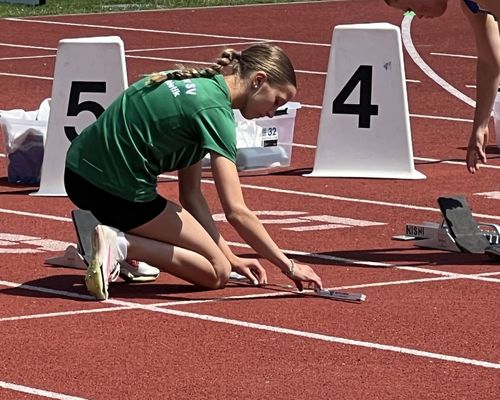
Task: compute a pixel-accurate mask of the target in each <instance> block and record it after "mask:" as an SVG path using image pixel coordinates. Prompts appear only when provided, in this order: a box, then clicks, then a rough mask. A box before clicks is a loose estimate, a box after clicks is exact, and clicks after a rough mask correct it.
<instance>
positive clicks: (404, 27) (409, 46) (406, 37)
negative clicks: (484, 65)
mask: <svg viewBox="0 0 500 400" xmlns="http://www.w3.org/2000/svg"><path fill="white" fill-rule="evenodd" d="M412 20H413V16H411V15H405V16H404V18H403V22H402V24H401V35H402V37H403V44H404V46H405V49H406V51H407V52H408V54H409V55H410V57H411V58H412V59H413V62H414V63H415V64H417V66H418V67H419V68H420V69H421V70H422V72H423V73H424V74H426V75H427V76H428V77H429V78H430V79H432V80H433V81H434V82H436V83H437V84H438V85H439V86H441V87H442V88H443V89H444V90H446V91H447V92H448V93H450V94H451V95H453V96H455V97H457V98H458V99H460V100H462V101H463V102H464V103H466V104H468V105H469V106H471V107H476V102H475V101H474V100H472V99H471V98H470V97H469V96H466V95H465V94H463V93H462V92H461V91H459V90H458V89H456V88H455V87H453V86H452V85H450V84H449V83H448V82H446V81H445V80H444V79H443V78H441V77H440V76H439V75H438V74H437V73H436V72H434V70H433V69H432V68H431V67H430V66H429V65H428V64H427V63H426V62H425V61H424V60H423V59H422V57H420V54H418V52H417V49H415V46H414V45H413V42H412V39H411V22H412Z"/></svg>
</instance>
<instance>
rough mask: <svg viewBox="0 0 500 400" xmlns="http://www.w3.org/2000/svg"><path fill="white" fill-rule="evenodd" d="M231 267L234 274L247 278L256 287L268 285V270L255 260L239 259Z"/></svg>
mask: <svg viewBox="0 0 500 400" xmlns="http://www.w3.org/2000/svg"><path fill="white" fill-rule="evenodd" d="M231 267H232V268H231V269H232V270H233V271H234V272H236V273H238V274H240V275H243V276H245V277H247V278H248V279H249V280H250V282H252V283H253V284H254V285H265V284H266V283H267V274H266V270H265V269H264V268H263V267H262V265H260V262H259V261H258V260H256V259H255V258H241V257H237V258H236V260H234V261H233V263H232V265H231Z"/></svg>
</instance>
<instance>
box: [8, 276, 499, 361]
mask: <svg viewBox="0 0 500 400" xmlns="http://www.w3.org/2000/svg"><path fill="white" fill-rule="evenodd" d="M3 283H7V282H3ZM31 289H32V290H36V287H33V286H32V287H31ZM41 289H44V288H41ZM64 293H67V292H64ZM287 294H289V293H287ZM106 303H109V304H114V305H119V306H123V307H122V308H119V310H124V309H130V308H134V309H140V310H146V311H152V312H158V313H163V314H167V315H174V316H178V317H184V318H192V319H198V320H202V321H208V322H215V323H222V324H227V325H233V326H239V327H243V328H248V329H255V330H259V331H266V332H272V333H278V334H283V335H289V336H297V337H302V338H306V339H311V340H320V341H324V342H329V343H336V344H345V345H349V346H354V347H363V348H369V349H375V350H382V351H388V352H394V353H398V354H405V355H410V356H416V357H422V358H430V359H437V360H441V361H445V362H453V363H459V364H467V365H472V366H477V367H483V368H490V369H500V363H495V362H490V361H484V360H475V359H471V358H465V357H459V356H454V355H446V354H442V353H433V352H429V351H423V350H418V349H412V348H407V347H401V346H392V345H387V344H381V343H376V342H368V341H362V340H354V339H348V338H343V337H338V336H330V335H324V334H318V333H314V332H307V331H301V330H296V329H288V328H282V327H278V326H272V325H264V324H258V323H252V322H248V321H241V320H236V319H230V318H223V317H217V316H213V315H207V314H199V313H193V312H187V311H180V310H174V309H166V308H161V307H157V306H154V305H143V304H137V303H133V302H128V301H122V300H113V299H110V300H107V301H106Z"/></svg>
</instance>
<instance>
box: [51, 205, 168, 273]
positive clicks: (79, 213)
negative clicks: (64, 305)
mask: <svg viewBox="0 0 500 400" xmlns="http://www.w3.org/2000/svg"><path fill="white" fill-rule="evenodd" d="M71 218H72V219H73V224H74V226H75V230H76V235H77V238H78V245H77V246H74V245H71V246H68V247H67V248H66V251H65V252H64V254H63V255H62V256H59V257H53V258H49V259H47V260H45V263H46V264H49V265H55V266H59V267H70V268H77V269H87V266H88V262H89V260H90V256H91V253H92V243H91V235H92V231H93V230H94V228H95V227H96V226H97V225H99V221H98V220H97V218H95V217H94V215H93V214H92V213H91V212H90V211H86V210H78V209H77V210H73V211H72V212H71ZM159 274H160V270H159V269H158V268H156V267H152V266H151V265H149V264H146V263H144V262H142V261H139V262H138V265H137V266H132V265H130V264H129V263H128V262H126V261H121V262H120V277H121V278H123V279H124V280H125V281H126V282H152V281H155V280H156V278H158V275H159Z"/></svg>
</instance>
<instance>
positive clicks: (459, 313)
mask: <svg viewBox="0 0 500 400" xmlns="http://www.w3.org/2000/svg"><path fill="white" fill-rule="evenodd" d="M381 3H382V2H381V1H379V0H359V1H353V2H333V1H326V2H313V3H295V4H286V5H285V4H282V5H261V6H245V7H226V8H224V7H222V8H207V9H194V10H190V9H187V10H174V11H157V12H138V13H113V14H100V15H76V16H58V17H45V18H41V17H40V18H29V19H23V20H20V19H3V20H0V49H1V51H2V52H1V55H0V84H1V87H2V91H1V93H0V109H3V110H11V109H15V108H21V109H24V110H34V109H36V108H37V107H38V105H39V104H40V102H41V101H42V100H43V99H44V98H47V97H50V95H51V85H52V79H51V77H52V76H53V70H54V60H55V50H56V48H57V44H58V41H59V40H60V39H62V38H70V37H82V36H97V35H119V36H120V37H121V38H122V39H123V41H124V43H125V49H126V54H127V69H128V74H129V76H128V78H129V82H132V81H133V80H135V79H136V78H137V77H138V76H139V75H140V74H142V73H145V72H150V71H155V70H159V69H163V68H168V67H170V66H172V64H174V63H175V61H174V60H192V61H193V62H197V61H206V60H209V59H212V58H213V57H214V56H215V55H216V54H217V52H218V47H214V46H221V47H223V46H229V45H230V46H233V47H240V46H244V45H245V44H246V43H249V42H250V41H252V40H255V38H257V39H260V40H269V41H273V42H275V43H277V44H279V45H281V46H282V47H283V48H284V49H285V50H286V51H287V52H288V53H289V54H290V55H291V57H292V58H293V61H294V63H295V66H296V69H297V70H298V71H300V72H299V73H298V79H299V92H298V96H297V99H296V100H297V101H299V102H300V103H302V105H303V108H302V109H300V110H299V112H298V115H297V120H296V127H295V137H294V142H295V147H294V149H293V158H292V165H291V166H290V168H287V169H284V170H277V171H271V172H270V173H267V174H249V175H245V176H242V179H241V180H242V183H243V185H244V191H245V196H246V199H247V202H248V204H249V206H250V207H251V208H252V209H254V210H257V211H263V212H267V215H263V216H262V218H263V219H264V220H265V221H266V227H268V229H269V231H270V233H271V234H272V235H273V237H274V238H276V241H277V242H278V244H279V245H280V246H281V247H282V248H283V249H285V250H287V251H288V252H289V254H290V255H293V256H294V257H296V258H297V259H300V260H302V261H305V262H307V263H309V264H310V265H312V266H313V267H314V268H315V269H316V270H317V271H318V273H320V275H321V276H322V278H323V281H324V283H325V285H326V286H328V287H335V288H344V289H345V290H350V291H356V292H363V293H365V294H366V295H367V301H366V302H364V303H363V304H359V305H356V304H349V303H343V302H334V301H329V300H325V299H321V298H311V297H300V296H297V295H294V294H290V293H284V292H281V291H279V290H268V289H259V288H249V287H242V286H237V285H234V284H231V285H229V286H228V287H227V288H226V289H224V290H219V291H199V290H197V289H196V288H195V287H193V286H191V285H188V284H186V283H184V282H181V281H179V280H176V279H174V278H172V277H171V276H168V275H166V274H164V275H163V276H161V277H160V279H159V280H158V281H157V282H155V283H150V284H135V285H129V284H126V283H124V282H117V283H114V284H113V285H112V286H111V296H112V299H110V300H109V301H107V302H100V303H98V302H94V301H91V299H90V298H89V297H88V296H87V294H86V291H85V288H84V286H83V271H81V270H75V269H65V268H55V267H49V266H47V265H46V264H45V263H44V261H45V260H46V259H47V258H49V257H53V256H55V255H58V254H60V253H61V249H64V248H65V246H66V245H68V244H69V243H74V242H75V240H76V238H75V234H74V232H73V229H72V225H71V222H70V219H69V216H70V211H71V209H72V208H73V207H72V205H71V203H70V202H69V200H68V199H67V198H44V197H32V196H29V193H30V192H32V191H34V190H36V188H34V187H26V186H15V185H9V184H8V183H7V178H6V176H7V172H6V159H5V157H2V158H0V177H1V178H0V195H1V197H0V199H1V206H0V221H1V223H0V235H1V236H0V305H1V307H0V337H1V338H2V352H1V355H0V366H1V368H0V398H2V399H6V400H11V399H21V398H23V399H24V398H57V399H145V398H148V399H229V398H241V399H271V398H272V399H291V398H292V399H294V398H316V399H340V398H349V399H383V400H389V399H400V398H406V399H447V400H448V399H465V398H467V399H498V398H499V397H500V384H499V383H500V338H499V335H498V332H499V331H500V311H499V308H498V304H499V300H500V295H499V290H498V288H499V284H500V265H498V264H494V263H492V262H491V261H490V260H489V259H487V258H486V257H484V256H476V255H465V254H459V253H451V252H445V251H440V250H433V249H421V248H417V247H415V246H414V244H413V243H411V242H396V241H393V240H392V239H391V238H392V236H393V235H396V234H402V233H403V232H404V227H405V223H407V222H416V223H419V222H423V221H433V222H440V213H439V210H438V208H437V203H436V198H437V197H438V196H442V195H447V194H448V195H449V194H456V193H459V194H463V195H465V196H466V198H467V199H468V201H469V204H470V205H471V207H472V208H473V211H474V212H475V215H476V216H477V218H478V219H480V220H485V221H487V222H498V220H500V216H499V213H498V211H497V210H498V208H499V207H498V205H499V196H498V186H497V183H496V182H498V181H499V179H500V170H499V169H500V162H499V160H498V151H497V150H496V148H495V147H494V146H490V148H489V149H488V151H489V153H490V154H489V155H490V163H489V167H488V168H484V169H482V170H481V171H480V173H479V174H476V175H475V176H471V175H468V174H467V172H466V170H465V166H464V165H463V162H462V160H463V158H464V155H465V149H464V147H465V144H466V142H467V138H468V135H469V130H470V127H471V124H470V119H471V118H472V114H473V109H472V108H471V107H470V106H468V105H467V104H465V103H464V102H463V101H461V100H459V99H457V98H456V97H454V96H452V95H451V94H449V93H448V92H447V91H445V90H444V89H442V88H441V87H439V86H438V85H437V84H436V83H435V82H434V81H433V80H431V79H430V78H429V77H427V75H426V74H425V73H424V72H422V70H421V68H420V67H419V66H418V65H417V64H415V63H414V62H413V61H412V60H411V59H410V58H409V57H408V56H407V54H406V53H405V64H406V65H405V66H406V75H407V78H408V79H409V80H410V81H409V82H408V97H409V106H410V113H411V115H412V117H411V126H412V138H413V149H414V154H415V160H416V166H417V169H418V170H419V171H421V172H422V173H424V174H425V175H426V176H427V179H426V180H420V181H395V180H371V179H332V178H329V179H306V178H303V177H302V173H303V172H307V171H310V170H311V168H312V166H313V162H314V152H315V147H314V146H315V145H316V139H317V131H318V126H319V117H320V106H321V103H322V95H323V88H324V85H325V77H326V75H325V73H326V68H327V62H328V54H329V51H330V48H329V44H330V42H331V34H332V29H333V27H334V26H335V25H338V24H346V23H364V22H375V21H376V22H389V23H393V24H395V25H398V26H400V25H401V22H402V16H401V15H400V13H398V12H395V11H393V10H391V9H389V8H387V7H384V6H383V5H381ZM450 3H453V4H450V9H449V10H448V11H447V13H446V15H445V16H444V17H443V18H442V19H440V20H415V21H413V23H412V26H411V39H412V41H413V43H414V45H415V47H416V49H417V50H418V52H419V54H420V56H421V57H422V58H423V59H424V60H425V62H427V63H428V64H429V65H430V66H431V67H432V68H433V70H434V71H436V73H437V74H439V75H440V76H441V77H443V78H444V79H445V80H446V81H447V82H449V83H450V84H452V85H453V86H455V87H456V88H458V89H459V90H460V91H461V92H462V93H464V94H466V95H467V96H469V97H472V98H474V89H473V88H470V87H467V86H466V85H472V84H474V69H475V67H474V60H473V59H471V58H467V57H458V56H457V55H462V56H473V55H474V43H473V39H472V38H471V35H470V34H469V32H468V29H467V28H466V27H464V25H465V22H464V20H463V18H462V17H461V15H460V11H459V10H458V6H457V4H454V2H450ZM200 45H202V46H206V47H201V48H199V47H193V46H200ZM437 54H447V55H437ZM452 55H455V56H452ZM492 144H493V143H492ZM2 149H3V148H2ZM2 151H3V150H2ZM204 189H205V190H206V193H207V198H208V200H209V203H210V205H211V207H212V209H213V211H214V213H220V212H221V207H220V205H219V203H218V202H217V198H216V193H215V190H214V187H213V184H212V181H211V179H210V176H209V175H208V174H207V176H206V181H205V184H204ZM160 191H161V193H162V194H164V195H165V196H167V197H172V198H176V196H177V187H176V183H175V179H172V178H168V177H166V178H164V179H163V180H162V183H161V184H160ZM495 192H496V193H495ZM283 212H294V213H295V215H294V216H295V217H300V218H302V219H299V221H298V222H297V221H296V222H295V223H286V222H287V221H286V220H285V218H287V217H286V215H284V214H283ZM313 217H320V218H332V217H338V218H342V219H343V221H344V222H345V223H348V222H346V221H348V220H346V219H347V218H351V219H354V220H357V221H365V226H359V225H356V224H355V223H354V222H353V221H351V222H350V223H348V225H350V227H344V228H338V229H324V230H320V231H318V230H315V229H317V228H314V225H315V224H314V223H313V222H312V220H311V219H307V218H313ZM219 226H220V229H221V231H222V233H223V234H224V236H225V237H226V239H227V240H229V241H231V243H232V245H233V247H234V249H235V251H236V252H238V253H241V254H253V252H252V251H251V250H250V249H248V248H246V247H243V246H242V242H241V239H240V238H239V237H238V236H237V235H236V234H235V232H234V231H232V230H231V229H230V228H229V227H228V226H227V224H226V223H225V222H222V221H221V222H219ZM290 228H294V229H295V230H291V229H290ZM297 228H301V229H297ZM20 235H22V236H20ZM263 263H264V265H265V266H266V268H267V269H268V271H269V275H270V279H271V281H273V282H275V283H287V282H286V278H284V277H283V276H281V275H280V274H279V273H277V272H276V270H275V269H273V268H272V267H271V266H270V265H269V263H267V262H265V261H263ZM20 285H22V286H20Z"/></svg>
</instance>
